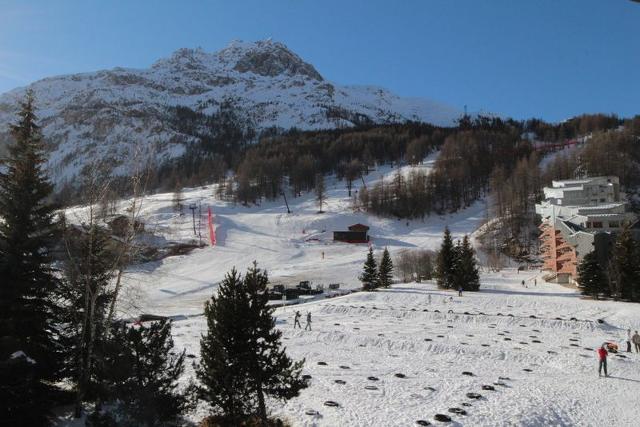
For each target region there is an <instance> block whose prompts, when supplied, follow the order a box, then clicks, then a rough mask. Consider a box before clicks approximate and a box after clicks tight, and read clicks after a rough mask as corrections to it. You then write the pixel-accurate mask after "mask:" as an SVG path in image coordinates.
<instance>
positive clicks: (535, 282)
mask: <svg viewBox="0 0 640 427" xmlns="http://www.w3.org/2000/svg"><path fill="white" fill-rule="evenodd" d="M533 286H536V287H537V286H538V279H533Z"/></svg>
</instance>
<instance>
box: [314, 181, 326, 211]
mask: <svg viewBox="0 0 640 427" xmlns="http://www.w3.org/2000/svg"><path fill="white" fill-rule="evenodd" d="M325 198H326V194H325V186H324V176H323V175H322V174H321V173H318V174H316V201H317V202H318V213H322V206H323V205H324V200H325Z"/></svg>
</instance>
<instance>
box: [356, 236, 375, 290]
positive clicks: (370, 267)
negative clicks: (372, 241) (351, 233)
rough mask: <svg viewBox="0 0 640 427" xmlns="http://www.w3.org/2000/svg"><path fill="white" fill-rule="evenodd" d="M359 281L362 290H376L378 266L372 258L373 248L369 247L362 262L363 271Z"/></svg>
mask: <svg viewBox="0 0 640 427" xmlns="http://www.w3.org/2000/svg"><path fill="white" fill-rule="evenodd" d="M359 279H360V281H361V282H362V289H363V290H365V291H372V290H374V289H375V288H376V285H377V283H378V265H377V263H376V259H375V258H374V257H373V248H371V247H369V252H368V253H367V260H366V261H365V262H364V269H363V271H362V274H361V275H360V277H359Z"/></svg>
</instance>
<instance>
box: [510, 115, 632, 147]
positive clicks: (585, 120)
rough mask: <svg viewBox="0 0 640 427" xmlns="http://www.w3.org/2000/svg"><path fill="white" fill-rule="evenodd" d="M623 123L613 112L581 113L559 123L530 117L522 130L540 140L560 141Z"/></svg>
mask: <svg viewBox="0 0 640 427" xmlns="http://www.w3.org/2000/svg"><path fill="white" fill-rule="evenodd" d="M623 123H624V120H623V119H620V118H618V117H617V116H616V115H613V114H611V115H607V114H582V115H580V116H576V117H572V118H570V119H568V120H565V121H563V122H560V123H547V122H545V121H543V120H540V119H530V120H527V121H525V122H524V123H523V130H524V131H525V132H532V133H534V134H535V136H536V139H538V140H540V141H547V142H561V141H564V140H566V139H572V138H576V137H578V136H582V135H587V134H589V133H591V132H597V131H604V130H609V129H615V128H617V127H618V126H620V125H621V124H623Z"/></svg>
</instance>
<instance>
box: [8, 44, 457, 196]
mask: <svg viewBox="0 0 640 427" xmlns="http://www.w3.org/2000/svg"><path fill="white" fill-rule="evenodd" d="M27 89H30V90H32V91H33V92H34V95H35V97H36V103H37V107H38V115H39V119H40V123H41V125H42V129H43V134H44V136H45V138H46V140H47V149H48V151H49V158H48V167H49V170H50V172H51V176H52V179H53V181H54V182H55V183H56V184H60V183H64V182H71V181H73V180H74V179H76V177H77V176H78V175H79V174H80V173H81V171H82V170H83V168H86V167H87V165H89V164H91V163H92V162H94V161H95V159H101V160H102V161H103V162H104V163H106V164H109V165H110V169H111V172H112V173H113V174H114V175H126V174H128V173H130V171H131V170H132V168H135V167H136V164H137V163H139V161H140V157H144V158H147V159H149V158H150V159H152V160H153V161H154V162H156V163H157V164H163V163H165V162H167V161H169V160H171V159H174V158H177V157H180V156H181V155H182V154H184V153H185V151H186V149H187V147H188V146H190V145H191V144H195V143H198V137H197V136H194V135H192V134H187V133H184V132H182V131H180V130H179V129H176V127H175V126H172V125H171V120H167V117H168V115H170V114H171V113H170V111H171V109H172V108H174V107H184V108H189V109H191V110H193V111H195V112H198V113H203V114H205V115H211V114H216V113H217V112H218V111H219V110H220V107H221V105H223V104H225V103H227V104H228V103H231V104H232V105H233V106H234V108H236V109H237V110H238V111H239V112H240V113H241V114H240V115H241V116H243V117H245V118H246V119H247V120H248V121H249V122H250V123H252V125H253V126H255V129H256V131H258V132H259V131H261V130H263V129H267V128H280V129H284V130H286V129H291V128H298V129H301V130H319V129H333V128H339V127H352V126H356V125H358V124H362V123H371V124H388V123H397V122H405V121H421V122H426V123H432V124H435V125H438V126H453V125H455V121H456V119H457V118H459V117H460V115H461V112H460V111H458V110H457V109H455V108H452V107H449V106H446V105H444V104H440V103H437V102H434V101H430V100H427V99H420V98H403V97H399V96H397V95H395V94H393V93H392V92H390V91H388V90H386V89H384V88H381V87H377V86H371V85H368V86H364V85H363V86H357V85H339V84H336V83H333V82H330V81H327V80H326V79H325V78H324V77H323V76H322V75H321V74H320V72H318V71H317V70H316V69H315V67H314V66H313V65H311V64H310V63H308V62H305V61H304V60H303V59H302V58H301V57H300V56H298V55H297V54H296V53H294V52H292V51H291V50H290V49H289V48H288V47H287V46H285V45H284V44H282V43H280V42H276V41H272V40H261V41H257V42H242V41H233V42H231V43H230V44H229V45H228V46H227V47H225V48H223V49H221V50H219V51H217V52H211V53H210V52H206V51H204V50H203V49H201V48H195V49H191V48H181V49H178V50H176V51H175V52H173V53H172V54H171V55H170V56H168V57H166V58H161V59H159V60H157V61H155V62H154V63H153V64H152V65H151V66H150V67H149V68H143V69H134V68H122V67H116V68H113V69H110V70H99V71H94V72H85V73H78V74H68V75H62V76H55V77H47V78H45V79H42V80H39V81H36V82H34V83H32V84H30V85H28V86H26V87H22V88H17V89H14V90H12V91H9V92H7V93H4V94H2V95H0V145H1V144H3V143H4V144H6V143H7V142H8V140H9V135H8V126H7V125H8V124H9V123H11V122H13V121H14V120H15V114H16V112H17V108H18V103H19V101H20V99H21V98H23V97H24V94H25V92H26V90H27ZM134 154H135V155H134Z"/></svg>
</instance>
